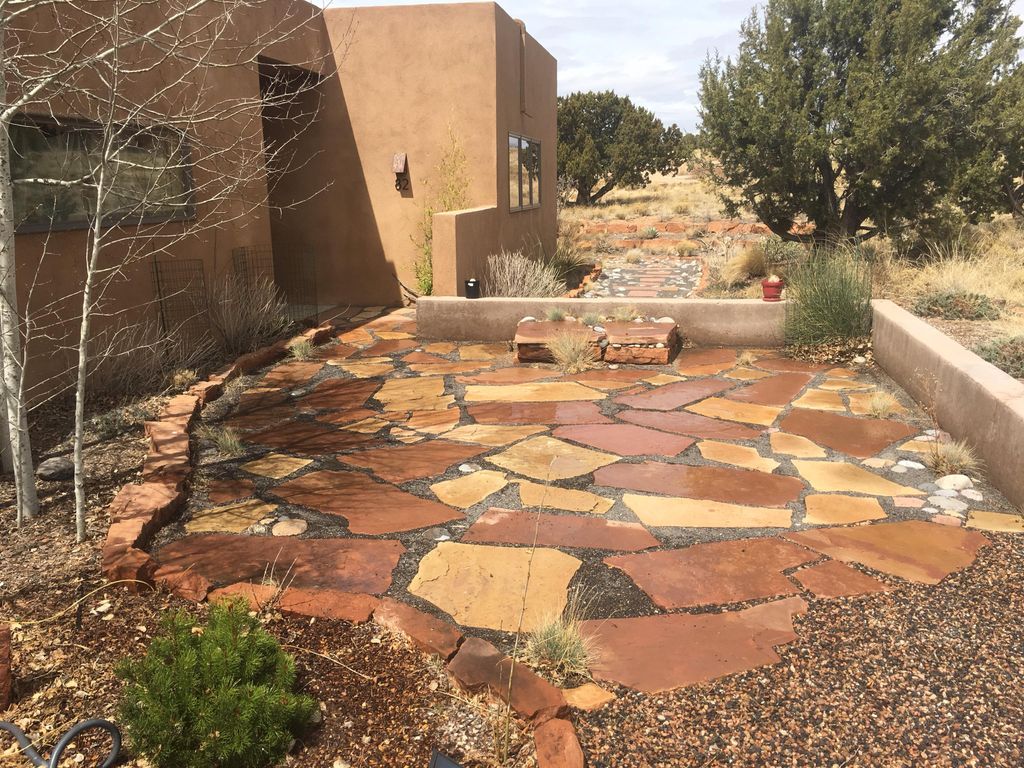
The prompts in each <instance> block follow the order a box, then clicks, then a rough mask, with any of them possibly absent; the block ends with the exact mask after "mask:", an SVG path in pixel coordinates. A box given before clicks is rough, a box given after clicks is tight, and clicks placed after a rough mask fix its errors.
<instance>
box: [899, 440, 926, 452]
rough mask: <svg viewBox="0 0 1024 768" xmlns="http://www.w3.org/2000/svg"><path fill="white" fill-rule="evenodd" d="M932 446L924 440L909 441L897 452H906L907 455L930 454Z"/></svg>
mask: <svg viewBox="0 0 1024 768" xmlns="http://www.w3.org/2000/svg"><path fill="white" fill-rule="evenodd" d="M931 446H932V443H931V442H926V441H924V440H908V441H907V442H905V443H903V445H901V446H900V447H899V448H897V449H896V450H898V451H905V452H906V453H928V452H929V451H930V450H931Z"/></svg>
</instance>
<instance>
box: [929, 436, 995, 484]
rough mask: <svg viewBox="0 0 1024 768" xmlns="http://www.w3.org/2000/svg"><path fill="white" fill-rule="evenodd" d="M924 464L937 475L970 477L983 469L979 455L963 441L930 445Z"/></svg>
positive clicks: (939, 441)
mask: <svg viewBox="0 0 1024 768" xmlns="http://www.w3.org/2000/svg"><path fill="white" fill-rule="evenodd" d="M924 463H925V464H927V465H928V468H929V469H930V470H932V472H934V473H935V474H937V475H970V474H976V473H977V472H978V471H979V470H980V469H981V460H980V459H979V458H978V455H977V454H976V453H975V452H974V449H973V448H971V446H970V445H968V444H967V443H966V442H964V441H963V440H951V441H949V442H945V441H942V440H936V441H935V442H933V443H930V444H929V446H928V450H927V452H926V453H925V454H924Z"/></svg>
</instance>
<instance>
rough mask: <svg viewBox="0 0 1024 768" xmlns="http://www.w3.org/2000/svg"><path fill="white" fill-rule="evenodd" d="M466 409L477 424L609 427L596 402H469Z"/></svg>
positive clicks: (609, 422) (607, 420)
mask: <svg viewBox="0 0 1024 768" xmlns="http://www.w3.org/2000/svg"><path fill="white" fill-rule="evenodd" d="M466 410H467V411H468V412H469V415H470V416H472V417H473V419H474V420H475V421H476V422H477V424H611V423H612V420H611V419H609V418H608V417H607V416H604V415H603V414H602V413H601V409H600V408H599V407H598V405H597V403H594V402H587V401H582V400H581V401H579V402H567V403H559V402H550V403H472V404H470V405H469V406H467V408H466Z"/></svg>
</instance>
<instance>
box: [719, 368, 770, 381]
mask: <svg viewBox="0 0 1024 768" xmlns="http://www.w3.org/2000/svg"><path fill="white" fill-rule="evenodd" d="M771 375H772V374H770V373H768V371H758V370H756V369H755V368H735V369H733V370H731V371H729V372H728V373H727V374H725V378H727V379H736V380H737V381H757V380H758V379H767V378H768V377H769V376H771Z"/></svg>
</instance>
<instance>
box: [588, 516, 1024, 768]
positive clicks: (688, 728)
mask: <svg viewBox="0 0 1024 768" xmlns="http://www.w3.org/2000/svg"><path fill="white" fill-rule="evenodd" d="M989 536H990V538H991V539H992V545H991V546H989V547H986V548H985V549H983V550H982V553H981V555H980V557H979V558H978V560H977V562H976V563H975V564H974V565H973V566H971V567H970V568H968V569H967V570H966V571H963V572H961V573H958V574H954V575H953V576H951V577H949V578H948V579H946V580H945V581H944V582H943V583H942V584H940V585H939V586H911V585H903V586H902V588H901V589H899V590H898V591H897V592H894V593H892V594H888V595H873V596H871V597H868V598H863V599H846V600H833V601H818V602H816V604H815V605H814V606H813V607H812V610H811V611H810V612H809V613H808V614H807V615H806V616H804V617H802V618H800V619H798V620H797V622H796V626H797V631H798V633H799V635H800V639H799V640H798V641H797V642H795V643H793V644H791V645H789V646H786V647H784V648H782V649H781V651H780V655H781V657H782V663H781V664H778V665H775V666H773V667H765V668H762V669H758V670H754V671H752V672H749V673H746V674H742V675H737V676H734V677H729V678H725V679H722V680H719V681H716V682H712V683H708V684H704V685H700V686H695V687H692V688H685V689H682V690H678V691H675V692H672V693H670V694H665V695H662V696H642V695H639V694H635V693H629V692H628V691H624V690H623V691H619V693H620V695H621V696H622V698H620V699H619V700H618V701H616V702H614V703H613V704H612V705H610V706H608V707H605V708H604V709H601V710H599V711H597V712H595V713H592V714H589V715H583V716H581V717H580V718H579V720H578V724H577V727H578V729H579V732H580V741H581V743H582V745H583V748H584V751H585V752H586V753H587V755H588V758H589V760H590V763H589V764H590V766H592V768H596V767H597V766H615V767H616V768H625V767H627V766H677V765H679V766H682V765H685V766H695V767H696V766H717V765H731V766H844V767H852V766H930V767H931V766H1020V765H1021V764H1022V763H1024V678H1022V677H1021V669H1022V668H1024V629H1022V627H1021V621H1020V618H1021V616H1022V615H1024V594H1022V590H1021V584H1022V581H1021V574H1024V539H1022V538H1021V537H1016V538H1014V537H1013V536H1007V535H999V534H990V535H989Z"/></svg>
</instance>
